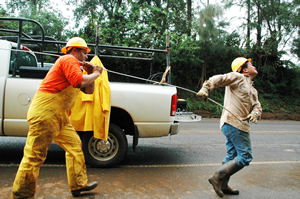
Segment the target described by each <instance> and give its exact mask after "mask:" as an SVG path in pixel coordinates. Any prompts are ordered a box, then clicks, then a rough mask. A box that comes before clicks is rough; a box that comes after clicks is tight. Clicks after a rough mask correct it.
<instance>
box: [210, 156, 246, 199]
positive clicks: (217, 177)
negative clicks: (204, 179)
mask: <svg viewBox="0 0 300 199" xmlns="http://www.w3.org/2000/svg"><path fill="white" fill-rule="evenodd" d="M241 169H242V167H241V166H239V165H238V164H237V162H236V161H235V160H231V161H229V162H227V163H225V164H223V165H222V166H221V167H220V168H219V169H218V170H217V171H216V172H215V173H214V174H213V175H211V176H210V177H209V178H208V181H209V183H210V184H212V186H213V188H214V190H215V192H216V193H217V194H218V196H219V197H221V198H222V197H223V196H224V192H223V191H222V185H223V181H224V180H225V179H226V178H229V177H230V176H231V175H233V174H235V173H236V172H238V171H239V170H241Z"/></svg>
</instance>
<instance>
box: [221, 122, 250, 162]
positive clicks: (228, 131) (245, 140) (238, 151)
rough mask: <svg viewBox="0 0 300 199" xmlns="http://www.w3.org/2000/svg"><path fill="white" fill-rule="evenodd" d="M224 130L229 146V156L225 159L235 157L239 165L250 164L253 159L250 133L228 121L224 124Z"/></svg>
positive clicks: (225, 160)
mask: <svg viewBox="0 0 300 199" xmlns="http://www.w3.org/2000/svg"><path fill="white" fill-rule="evenodd" d="M222 132H223V134H224V135H225V136H226V148H227V156H226V157H225V158H224V160H223V161H224V162H229V161H231V160H233V159H235V161H236V162H237V163H238V165H239V166H241V167H244V166H248V165H249V163H250V162H251V161H252V159H253V156H252V146H251V139H250V133H248V132H245V131H241V130H239V129H237V128H235V127H233V126H231V125H229V124H226V123H225V124H224V125H223V126H222Z"/></svg>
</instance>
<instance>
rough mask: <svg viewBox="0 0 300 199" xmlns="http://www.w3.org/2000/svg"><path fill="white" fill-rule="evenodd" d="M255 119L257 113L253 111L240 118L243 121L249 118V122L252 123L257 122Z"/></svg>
mask: <svg viewBox="0 0 300 199" xmlns="http://www.w3.org/2000/svg"><path fill="white" fill-rule="evenodd" d="M257 119H258V114H257V113H255V112H252V113H250V114H249V115H247V117H245V118H244V119H242V120H243V121H245V120H250V122H253V123H255V124H257Z"/></svg>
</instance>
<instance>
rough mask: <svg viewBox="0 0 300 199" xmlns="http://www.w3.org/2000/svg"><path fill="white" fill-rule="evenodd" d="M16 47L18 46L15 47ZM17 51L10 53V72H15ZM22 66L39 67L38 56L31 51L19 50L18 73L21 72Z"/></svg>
mask: <svg viewBox="0 0 300 199" xmlns="http://www.w3.org/2000/svg"><path fill="white" fill-rule="evenodd" d="M13 49H16V48H13ZM16 53H17V51H13V50H12V51H11V55H10V66H9V74H12V73H13V69H14V60H15V55H16ZM20 66H32V67H37V61H36V58H35V56H34V55H33V54H31V52H30V51H24V52H19V58H18V62H17V71H16V74H19V68H20Z"/></svg>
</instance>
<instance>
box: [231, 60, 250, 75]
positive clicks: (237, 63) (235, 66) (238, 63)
mask: <svg viewBox="0 0 300 199" xmlns="http://www.w3.org/2000/svg"><path fill="white" fill-rule="evenodd" d="M247 61H249V62H251V58H250V59H246V58H244V57H238V58H235V59H234V60H233V62H232V63H231V69H232V71H233V72H240V71H241V68H242V66H243V65H244V64H245V63H246V62H247Z"/></svg>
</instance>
